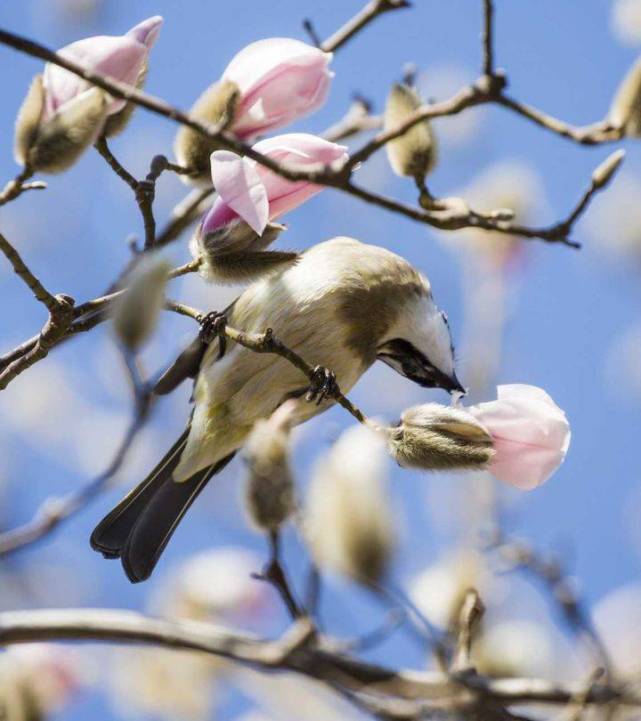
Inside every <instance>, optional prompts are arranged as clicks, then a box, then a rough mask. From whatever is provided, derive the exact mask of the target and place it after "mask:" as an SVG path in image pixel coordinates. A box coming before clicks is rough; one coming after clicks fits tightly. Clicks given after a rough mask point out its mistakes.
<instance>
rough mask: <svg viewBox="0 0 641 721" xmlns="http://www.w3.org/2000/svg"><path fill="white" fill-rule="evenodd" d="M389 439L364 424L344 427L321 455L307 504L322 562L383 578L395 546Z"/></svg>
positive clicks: (308, 530)
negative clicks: (327, 449) (389, 475)
mask: <svg viewBox="0 0 641 721" xmlns="http://www.w3.org/2000/svg"><path fill="white" fill-rule="evenodd" d="M386 465H387V457H386V453H385V443H384V440H383V439H382V438H381V437H380V436H379V435H378V434H376V433H375V432H374V431H372V430H370V429H369V428H366V427H365V426H355V427H353V428H350V429H349V430H347V431H346V432H344V433H343V434H342V435H341V437H340V438H339V439H338V441H337V442H336V443H335V444H334V446H333V447H332V448H331V450H330V451H329V453H328V454H326V455H325V457H323V458H321V459H320V461H319V463H318V464H317V466H316V469H315V471H314V473H313V476H312V481H311V485H310V489H309V495H308V499H307V505H306V509H305V535H306V538H307V540H308V542H309V544H310V546H311V550H312V553H313V555H314V558H315V560H316V562H317V563H318V564H319V565H320V566H321V567H326V568H328V569H330V570H332V571H338V572H340V573H343V574H346V575H348V576H351V577H352V578H354V579H356V580H358V581H360V582H361V583H365V584H367V583H376V582H378V581H380V580H381V579H382V578H383V576H384V575H385V572H386V570H387V567H388V565H389V561H390V558H391V556H392V550H393V545H394V530H393V520H392V512H391V508H390V500H389V498H388V496H387V493H386V484H387V473H386V470H387V469H386Z"/></svg>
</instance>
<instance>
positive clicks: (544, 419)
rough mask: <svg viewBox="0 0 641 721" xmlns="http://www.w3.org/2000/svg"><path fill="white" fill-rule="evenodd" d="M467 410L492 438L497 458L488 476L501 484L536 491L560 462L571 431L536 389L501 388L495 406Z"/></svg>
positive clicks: (478, 406) (548, 399)
mask: <svg viewBox="0 0 641 721" xmlns="http://www.w3.org/2000/svg"><path fill="white" fill-rule="evenodd" d="M467 410H468V411H469V412H470V413H471V414H472V415H474V416H475V418H476V419H477V420H478V421H479V422H481V423H482V424H483V425H484V426H485V428H487V430H488V431H489V433H490V434H491V435H492V438H493V441H494V449H495V451H496V455H495V457H494V461H493V463H492V465H491V466H490V470H491V471H492V473H493V474H494V475H495V476H496V477H497V478H498V479H499V480H502V481H505V482H506V483H510V484H512V485H514V486H516V487H518V488H522V489H531V488H535V487H536V486H538V485H540V484H541V483H543V482H544V481H546V480H547V479H548V478H549V477H550V476H551V475H552V473H554V471H555V470H556V469H557V468H558V467H559V465H560V464H561V463H562V462H563V460H564V458H565V455H566V453H567V450H568V447H569V445H570V437H571V433H570V427H569V424H568V421H567V419H566V417H565V413H563V411H562V410H561V409H560V408H559V407H558V406H557V405H556V404H555V403H554V401H553V400H552V399H551V398H550V396H549V395H547V393H545V391H543V390H541V389H540V388H536V387H534V386H528V385H519V384H514V385H504V386H499V387H498V392H497V400H495V401H490V402H488V403H480V404H479V405H477V406H471V407H470V408H468V409H467Z"/></svg>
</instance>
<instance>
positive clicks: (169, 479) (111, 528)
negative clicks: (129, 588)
mask: <svg viewBox="0 0 641 721" xmlns="http://www.w3.org/2000/svg"><path fill="white" fill-rule="evenodd" d="M187 434H188V430H186V431H185V432H184V433H183V434H182V435H181V436H180V438H179V439H178V440H177V441H176V443H174V445H173V446H172V447H171V448H170V450H169V451H168V453H167V454H166V455H165V457H164V458H163V459H162V460H161V461H160V463H159V464H158V465H157V466H156V467H155V468H154V470H153V471H152V472H151V473H150V474H149V475H148V476H147V478H145V480H144V481H143V482H142V483H140V484H139V485H138V486H137V487H136V488H134V489H133V490H132V491H131V492H130V493H128V494H127V495H126V496H125V497H124V498H123V499H122V501H120V503H119V504H118V505H117V506H116V507H115V508H114V509H113V510H112V511H111V512H110V513H108V514H107V515H106V516H105V517H104V518H103V519H102V521H100V523H99V524H98V525H97V526H96V528H95V529H94V531H93V533H92V534H91V539H90V542H91V547H92V548H93V549H94V550H95V551H99V552H100V553H102V555H103V556H104V557H105V558H120V559H121V560H122V565H123V568H124V569H125V573H126V574H127V578H129V580H130V581H131V582H132V583H138V582H139V581H144V580H146V579H147V578H149V576H150V575H151V573H152V571H153V570H154V567H155V566H156V563H157V562H158V559H159V558H160V555H161V554H162V552H163V550H164V549H165V546H166V545H167V543H168V542H169V539H170V538H171V536H172V534H173V532H174V531H175V530H176V526H178V524H179V523H180V521H181V519H182V517H183V516H184V515H185V513H186V512H187V510H188V509H189V507H190V506H191V504H192V503H193V502H194V500H195V499H196V497H197V496H198V494H199V493H200V492H201V491H202V489H203V488H204V487H205V486H206V485H207V482H208V481H209V479H210V478H211V477H212V476H214V475H215V474H216V473H218V471H221V470H222V469H223V468H224V467H225V466H226V465H227V464H228V463H229V461H231V459H232V458H233V456H234V453H231V454H230V455H228V456H227V457H225V458H223V459H222V460H221V461H218V463H216V464H214V465H212V466H209V467H207V468H204V469H203V470H201V471H198V473H195V474H194V475H193V476H192V477H191V478H189V479H188V480H186V481H183V482H181V483H176V481H174V479H173V472H174V469H175V468H176V466H177V465H178V461H179V460H180V455H181V453H182V450H183V449H184V447H185V444H186V442H187Z"/></svg>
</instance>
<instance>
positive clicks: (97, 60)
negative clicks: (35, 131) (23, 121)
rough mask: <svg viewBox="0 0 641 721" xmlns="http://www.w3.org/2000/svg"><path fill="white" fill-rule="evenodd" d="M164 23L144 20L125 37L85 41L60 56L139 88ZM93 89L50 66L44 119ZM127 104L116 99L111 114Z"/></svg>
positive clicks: (47, 67) (158, 19)
mask: <svg viewBox="0 0 641 721" xmlns="http://www.w3.org/2000/svg"><path fill="white" fill-rule="evenodd" d="M162 22H163V19H162V18H161V17H160V16H159V15H156V16H154V17H151V18H148V19H147V20H143V21H142V22H141V23H139V24H138V25H136V26H135V27H133V28H132V29H131V30H130V31H129V32H128V33H125V35H118V36H112V35H97V36H95V37H91V38H85V39H84V40H78V41H77V42H75V43H71V45H67V46H66V47H64V48H62V49H61V50H59V51H58V54H59V55H60V56H62V57H63V58H65V59H67V60H72V61H74V62H76V63H78V64H80V65H82V66H83V67H85V68H87V69H88V70H91V71H93V72H95V73H99V74H100V75H106V76H109V77H110V78H112V79H114V80H119V81H120V82H123V83H127V84H128V85H134V86H135V85H136V81H137V79H138V76H139V74H140V72H141V70H142V69H143V68H144V65H145V63H146V61H147V56H148V54H149V50H150V49H151V47H152V45H153V44H154V42H155V41H156V38H157V37H158V33H159V32H160V27H161V25H162ZM92 87H93V86H92V85H91V83H89V82H87V81H86V80H83V79H82V78H80V77H78V76H77V75H74V74H73V73H70V72H69V71H68V70H65V69H64V68H61V67H59V66H58V65H53V64H52V63H47V64H46V65H45V70H44V75H43V88H44V93H45V102H44V111H43V118H42V120H43V121H46V120H49V119H50V118H52V117H53V116H54V115H55V114H56V113H59V112H62V111H63V110H64V108H65V106H66V105H67V104H68V103H70V102H71V101H73V100H74V99H76V98H77V97H79V96H80V95H82V94H83V93H85V92H88V91H89V90H91V88H92ZM125 105H126V101H125V100H120V99H118V98H113V99H112V100H111V102H110V103H109V105H108V110H107V114H108V115H113V114H115V113H117V112H119V111H120V110H122V108H123V107H124V106H125Z"/></svg>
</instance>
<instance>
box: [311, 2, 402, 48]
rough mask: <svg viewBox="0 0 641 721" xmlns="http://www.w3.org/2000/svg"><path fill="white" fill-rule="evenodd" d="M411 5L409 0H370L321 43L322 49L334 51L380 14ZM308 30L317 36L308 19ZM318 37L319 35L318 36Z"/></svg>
mask: <svg viewBox="0 0 641 721" xmlns="http://www.w3.org/2000/svg"><path fill="white" fill-rule="evenodd" d="M408 7H410V3H409V2H408V1H407V0H370V2H368V3H367V5H365V7H364V8H363V9H362V10H361V11H360V12H358V13H357V14H356V15H354V17H353V18H350V19H349V20H348V21H347V22H346V23H345V25H343V27H341V28H339V29H338V30H337V31H336V32H335V33H334V34H333V35H332V36H331V37H329V38H327V40H325V42H323V43H321V44H320V48H321V50H324V51H325V52H327V53H332V52H334V51H335V50H338V48H340V47H341V46H343V45H345V43H346V42H347V41H348V40H350V39H351V38H353V37H354V35H356V33H358V32H360V31H361V30H362V29H363V28H364V27H365V26H366V25H369V23H371V22H372V20H375V19H376V18H377V17H378V16H379V15H382V14H383V13H386V12H389V11H390V10H401V9H402V8H408ZM307 24H308V32H309V33H310V35H312V37H314V36H315V33H314V31H313V25H312V24H311V22H310V21H309V20H308V21H307ZM316 37H317V36H316Z"/></svg>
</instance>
